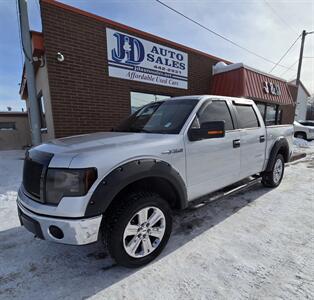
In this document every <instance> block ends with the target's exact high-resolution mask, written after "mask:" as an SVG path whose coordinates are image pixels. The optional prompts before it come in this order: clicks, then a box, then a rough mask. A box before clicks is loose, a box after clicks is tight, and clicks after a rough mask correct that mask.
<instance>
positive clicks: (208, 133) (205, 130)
mask: <svg viewBox="0 0 314 300" xmlns="http://www.w3.org/2000/svg"><path fill="white" fill-rule="evenodd" d="M224 136H225V121H213V122H205V123H202V124H201V128H190V129H189V131H188V137H189V140H190V141H199V140H203V139H212V138H222V137H224Z"/></svg>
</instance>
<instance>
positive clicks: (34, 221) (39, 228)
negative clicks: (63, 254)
mask: <svg viewBox="0 0 314 300" xmlns="http://www.w3.org/2000/svg"><path fill="white" fill-rule="evenodd" d="M17 206H18V211H19V218H20V221H21V224H22V225H24V227H25V228H26V229H27V230H29V231H31V232H32V233H34V234H35V235H36V236H38V237H39V238H42V239H44V240H49V241H53V242H57V243H62V244H69V245H85V244H90V243H93V242H96V241H97V240H98V233H99V228H100V224H101V220H102V215H99V216H96V217H92V218H88V219H67V218H55V217H50V216H43V215H38V214H36V213H33V212H31V211H30V210H28V209H26V208H25V207H24V206H23V204H22V203H21V200H20V199H19V197H18V198H17ZM51 226H53V227H51ZM55 227H57V228H58V229H60V230H61V231H62V235H61V236H62V237H61V238H60V236H59V238H56V237H55V236H53V235H52V233H53V230H52V228H55Z"/></svg>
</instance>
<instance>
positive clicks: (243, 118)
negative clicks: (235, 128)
mask: <svg viewBox="0 0 314 300" xmlns="http://www.w3.org/2000/svg"><path fill="white" fill-rule="evenodd" d="M235 108H236V110H237V112H238V117H239V127H240V128H254V127H259V123H258V120H257V116H256V114H255V111H254V108H253V106H251V105H238V104H237V105H235Z"/></svg>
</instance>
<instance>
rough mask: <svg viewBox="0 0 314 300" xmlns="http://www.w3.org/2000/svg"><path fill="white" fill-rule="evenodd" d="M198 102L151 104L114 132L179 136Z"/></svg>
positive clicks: (181, 101)
mask: <svg viewBox="0 0 314 300" xmlns="http://www.w3.org/2000/svg"><path fill="white" fill-rule="evenodd" d="M196 103H197V100H192V99H184V100H183V99H182V100H168V101H158V102H153V103H150V104H148V105H146V106H144V107H142V108H141V109H139V110H138V111H137V112H135V113H133V114H132V115H131V116H129V117H128V118H127V119H126V120H125V121H123V122H122V123H121V124H120V125H119V126H118V127H117V128H116V129H115V130H114V131H118V132H146V133H165V134H178V133H179V132H180V130H181V128H182V126H183V125H184V123H185V122H186V120H187V118H188V117H189V115H190V114H191V112H192V110H193V108H194V107H195V105H196Z"/></svg>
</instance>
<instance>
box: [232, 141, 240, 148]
mask: <svg viewBox="0 0 314 300" xmlns="http://www.w3.org/2000/svg"><path fill="white" fill-rule="evenodd" d="M240 146H241V142H240V140H233V148H239V147H240Z"/></svg>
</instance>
